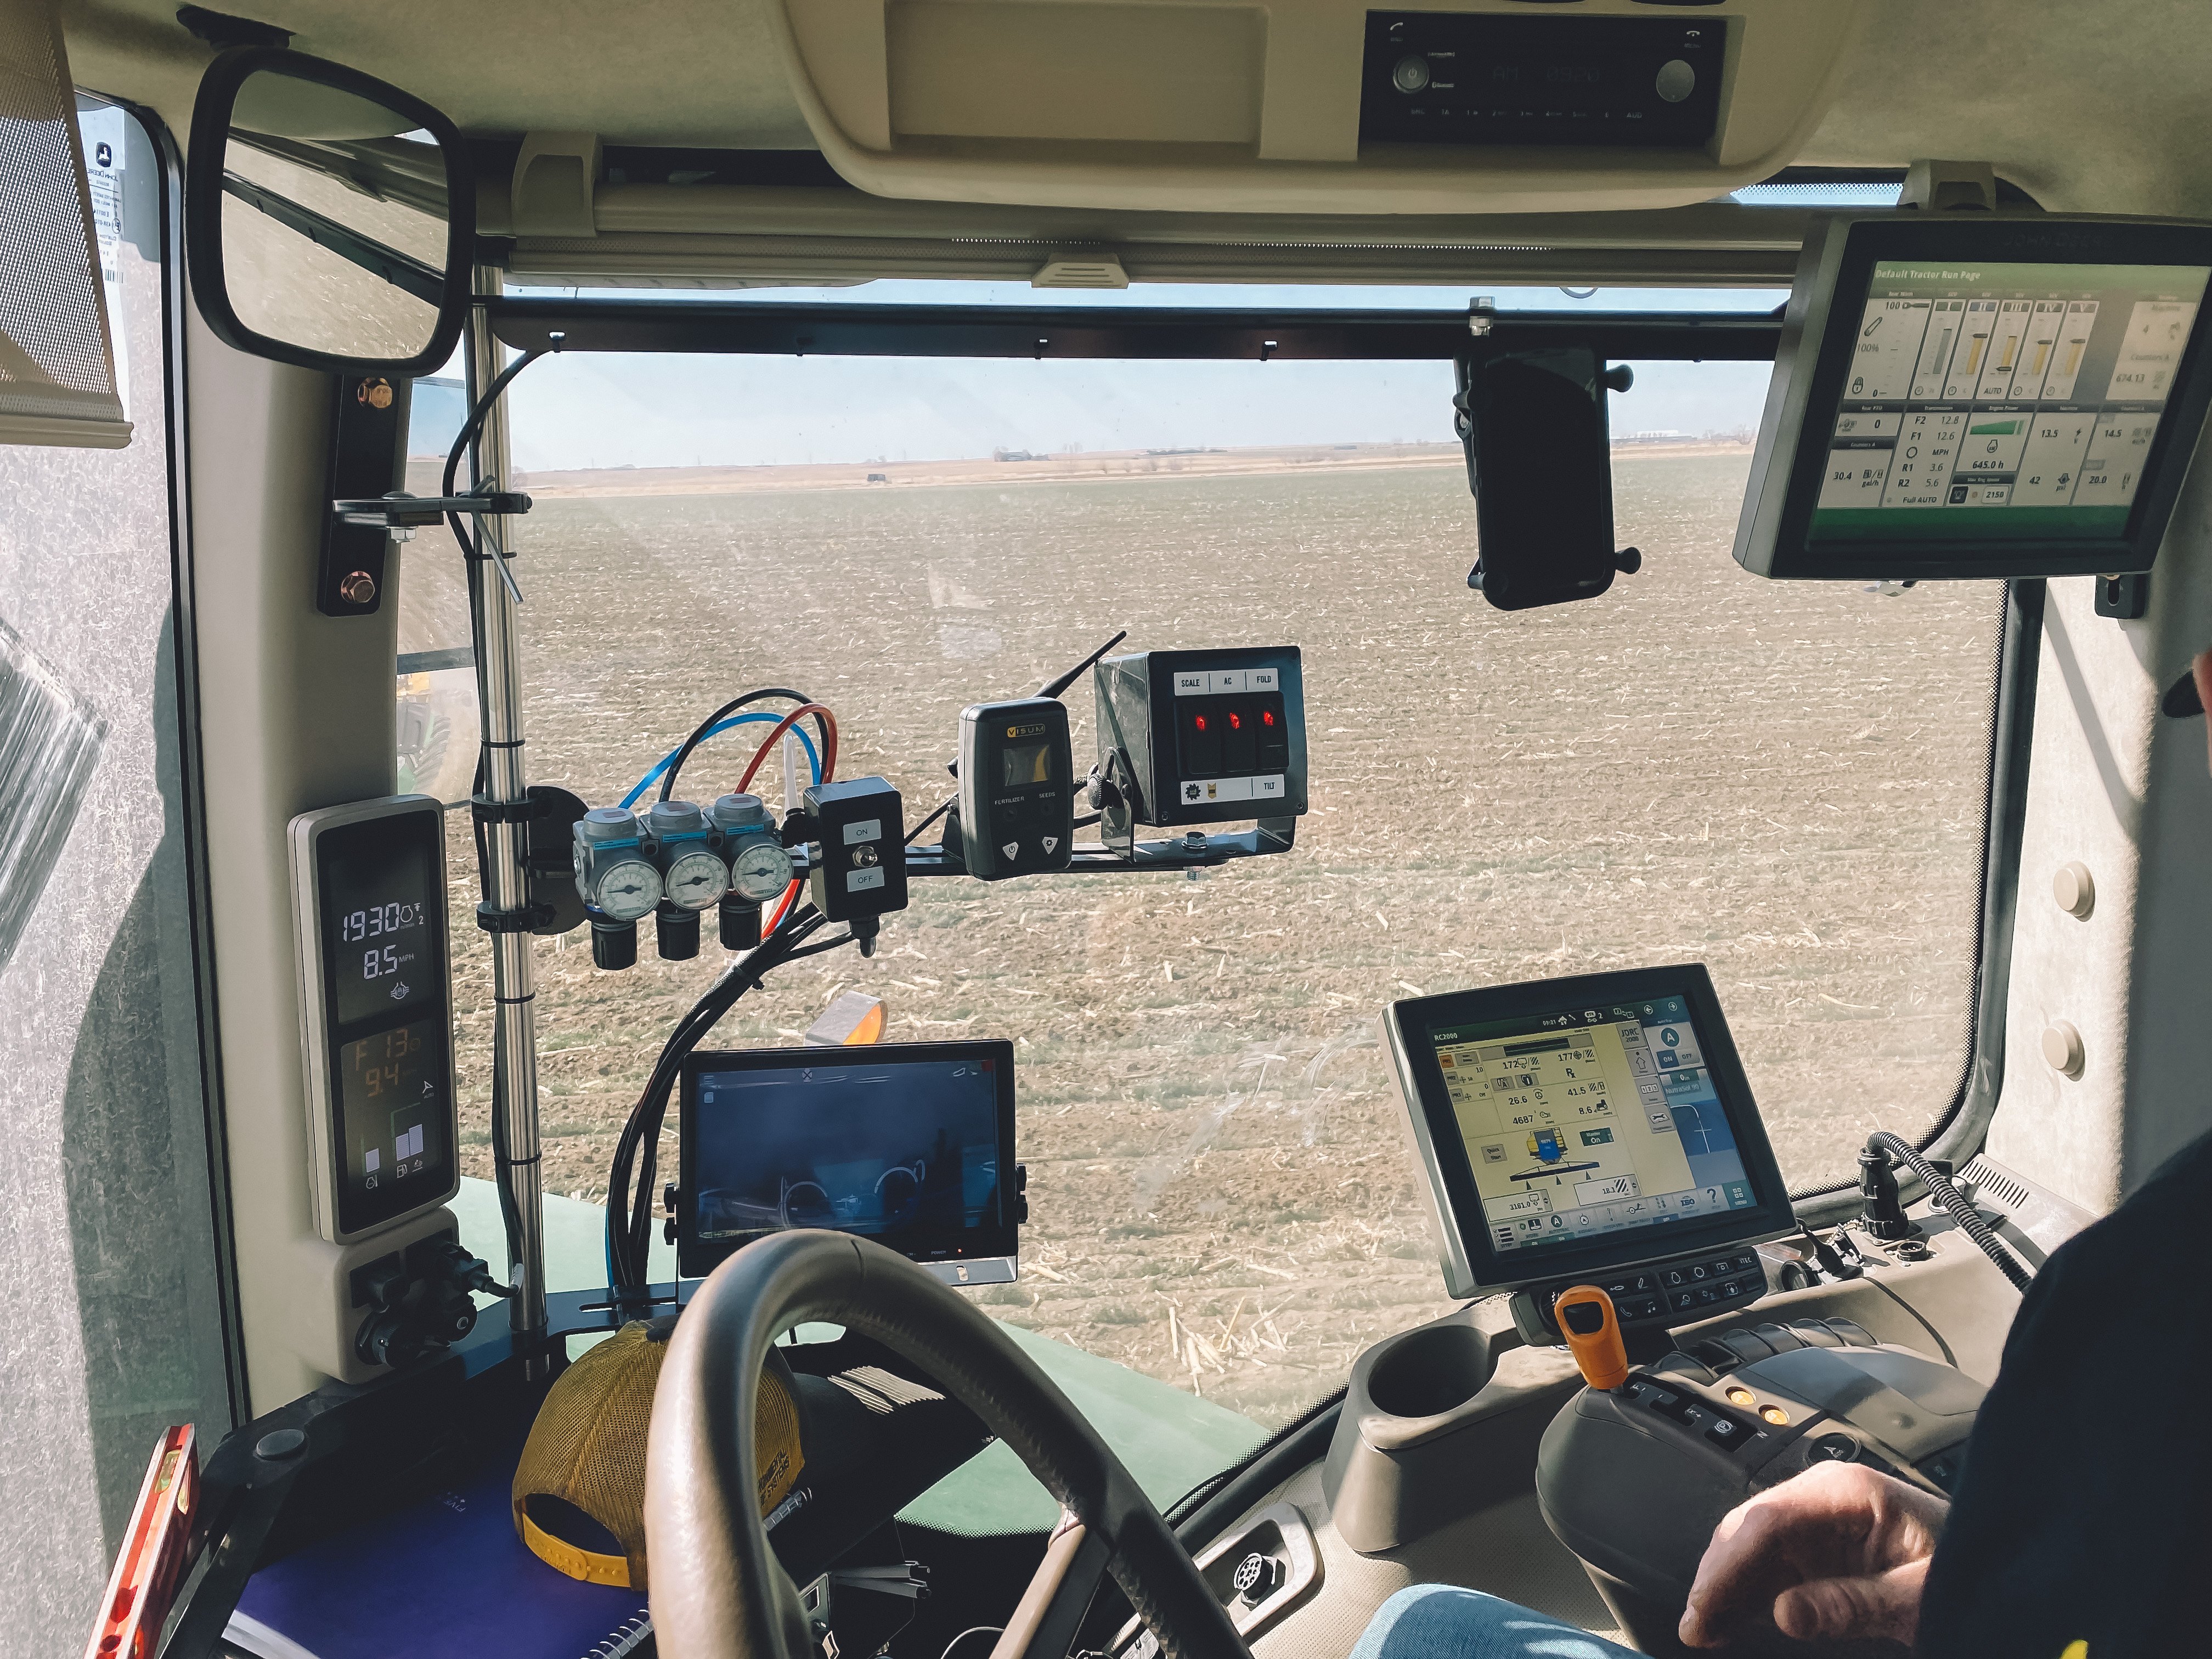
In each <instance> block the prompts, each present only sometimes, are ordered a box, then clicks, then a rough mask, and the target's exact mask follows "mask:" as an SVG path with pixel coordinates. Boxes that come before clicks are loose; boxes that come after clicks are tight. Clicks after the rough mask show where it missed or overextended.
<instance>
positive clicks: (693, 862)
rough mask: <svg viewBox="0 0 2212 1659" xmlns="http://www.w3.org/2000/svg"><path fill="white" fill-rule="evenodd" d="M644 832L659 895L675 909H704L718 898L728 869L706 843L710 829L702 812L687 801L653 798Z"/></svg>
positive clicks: (725, 882)
mask: <svg viewBox="0 0 2212 1659" xmlns="http://www.w3.org/2000/svg"><path fill="white" fill-rule="evenodd" d="M645 832H646V841H647V849H648V850H649V851H650V852H651V853H652V854H653V863H654V864H655V865H656V866H659V870H660V889H661V896H662V897H664V898H665V899H666V900H667V901H668V902H670V903H671V904H672V905H674V906H676V908H678V909H679V910H704V909H706V908H708V906H709V905H711V904H714V902H716V901H718V900H719V899H720V897H721V896H722V894H723V892H724V891H725V890H726V889H727V888H728V886H729V884H730V871H729V866H727V865H726V864H724V863H723V862H722V860H720V858H719V857H718V856H716V854H714V849H713V848H712V846H711V844H710V837H711V836H713V834H714V831H713V829H712V827H711V826H710V825H709V824H708V822H707V815H706V814H705V813H703V812H702V811H700V810H699V809H698V808H697V807H696V806H694V805H692V804H691V803H690V801H688V800H663V801H655V802H654V803H653V810H652V811H650V812H648V813H647V814H646V819H645Z"/></svg>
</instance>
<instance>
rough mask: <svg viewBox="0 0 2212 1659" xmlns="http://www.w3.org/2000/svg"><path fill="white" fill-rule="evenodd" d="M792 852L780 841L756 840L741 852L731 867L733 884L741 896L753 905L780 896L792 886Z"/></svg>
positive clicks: (731, 881)
mask: <svg viewBox="0 0 2212 1659" xmlns="http://www.w3.org/2000/svg"><path fill="white" fill-rule="evenodd" d="M791 867H792V866H791V854H789V853H787V852H786V851H785V850H784V849H783V848H782V847H781V845H780V844H779V843H777V842H772V841H756V842H753V843H752V844H751V845H750V846H749V847H746V848H744V849H743V850H742V851H740V852H739V853H738V856H737V859H736V860H735V861H734V862H732V864H731V866H730V885H731V887H732V889H733V890H735V891H736V892H737V895H738V897H740V898H742V899H744V900H746V901H747V902H750V903H753V904H766V903H767V902H769V900H770V899H774V898H779V897H781V896H782V894H783V890H784V889H785V888H787V887H788V886H790V885H791Z"/></svg>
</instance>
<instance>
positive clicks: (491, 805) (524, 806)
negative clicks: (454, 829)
mask: <svg viewBox="0 0 2212 1659" xmlns="http://www.w3.org/2000/svg"><path fill="white" fill-rule="evenodd" d="M550 810H551V804H550V802H548V801H547V800H545V799H544V798H543V797H542V796H541V795H540V794H539V793H538V792H537V791H535V790H533V791H532V792H531V795H530V798H529V799H526V800H487V799H485V798H484V797H483V796H482V795H471V796H470V797H469V816H470V817H472V818H474V819H475V820H476V821H477V823H531V822H532V821H533V820H535V819H538V818H542V817H544V816H545V815H546V813H547V812H548V811H550Z"/></svg>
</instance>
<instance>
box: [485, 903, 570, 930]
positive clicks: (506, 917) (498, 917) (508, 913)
mask: <svg viewBox="0 0 2212 1659" xmlns="http://www.w3.org/2000/svg"><path fill="white" fill-rule="evenodd" d="M553 917H554V912H553V907H552V906H551V905H550V904H526V905H525V906H523V907H522V908H521V909H520V910H501V909H495V908H493V905H492V903H491V901H490V900H489V899H487V900H485V901H484V902H483V903H482V904H479V905H477V927H481V928H482V929H483V931H484V932H485V933H536V932H538V930H539V929H540V928H542V927H545V926H546V925H547V924H549V923H550V922H551V921H553Z"/></svg>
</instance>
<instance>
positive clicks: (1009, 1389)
mask: <svg viewBox="0 0 2212 1659" xmlns="http://www.w3.org/2000/svg"><path fill="white" fill-rule="evenodd" d="M810 1321H818V1322H824V1323H829V1324H837V1325H843V1326H847V1327H848V1328H851V1329H854V1330H856V1331H859V1332H860V1333H862V1334H865V1335H867V1336H871V1337H873V1338H875V1339H876V1340H878V1341H880V1342H882V1343H884V1345H885V1346H888V1347H890V1349H891V1350H892V1351H893V1352H896V1353H898V1354H900V1355H901V1356H902V1357H903V1358H906V1359H908V1360H910V1361H912V1362H913V1363H914V1364H916V1365H919V1366H920V1367H921V1369H922V1370H924V1371H925V1372H926V1373H927V1375H928V1376H930V1377H931V1378H932V1379H933V1381H934V1382H935V1383H936V1384H937V1386H938V1387H939V1388H940V1389H943V1390H944V1391H945V1393H946V1394H948V1395H951V1397H952V1398H954V1399H956V1400H957V1401H960V1403H961V1404H963V1405H964V1406H966V1407H968V1408H969V1410H970V1411H972V1412H974V1413H975V1414H976V1415H977V1416H978V1417H980V1418H981V1419H983V1422H984V1424H985V1425H986V1426H987V1427H988V1428H989V1429H990V1431H992V1433H994V1434H995V1435H997V1436H998V1437H1000V1439H1002V1440H1004V1441H1005V1442H1006V1443H1007V1445H1009V1446H1010V1447H1012V1449H1013V1450H1014V1452H1015V1453H1016V1454H1017V1455H1018V1456H1019V1457H1020V1458H1021V1460H1022V1462H1024V1464H1025V1465H1026V1466H1027V1467H1028V1468H1029V1469H1030V1473H1031V1474H1034V1475H1036V1478H1037V1479H1038V1480H1040V1481H1041V1482H1042V1483H1043V1485H1044V1486H1045V1488H1046V1489H1047V1490H1048V1491H1049V1492H1051V1493H1052V1495H1053V1496H1054V1498H1058V1499H1059V1500H1060V1504H1061V1506H1062V1507H1063V1508H1065V1509H1066V1510H1068V1511H1069V1512H1070V1513H1071V1514H1072V1515H1073V1516H1075V1517H1076V1519H1077V1520H1079V1522H1082V1524H1083V1525H1084V1527H1085V1528H1086V1529H1087V1530H1088V1532H1089V1533H1090V1534H1092V1535H1093V1536H1096V1537H1097V1538H1099V1539H1101V1540H1103V1542H1104V1543H1105V1546H1106V1547H1107V1548H1108V1550H1109V1552H1110V1559H1109V1571H1111V1572H1112V1574H1113V1576H1114V1577H1115V1581H1116V1582H1117V1583H1120V1585H1121V1588H1122V1589H1123V1591H1124V1592H1125V1593H1126V1594H1127V1595H1128V1597H1129V1601H1130V1605H1131V1606H1132V1607H1134V1608H1135V1609H1136V1612H1137V1613H1138V1616H1139V1617H1140V1618H1141V1619H1143V1620H1144V1621H1145V1623H1146V1625H1147V1626H1149V1627H1150V1628H1151V1629H1152V1632H1153V1634H1154V1635H1155V1636H1156V1637H1157V1638H1158V1640H1159V1644H1160V1646H1161V1649H1162V1650H1164V1652H1165V1653H1166V1654H1167V1656H1168V1659H1249V1654H1248V1652H1247V1650H1246V1649H1245V1647H1244V1644H1243V1640H1242V1638H1239V1637H1238V1636H1237V1631H1236V1627H1235V1626H1233V1625H1231V1623H1230V1620H1229V1615H1228V1613H1226V1612H1225V1610H1224V1609H1223V1607H1222V1606H1221V1603H1220V1602H1219V1601H1217V1600H1216V1599H1215V1598H1214V1595H1213V1594H1212V1591H1211V1590H1209V1589H1207V1588H1206V1583H1205V1580H1204V1579H1203V1578H1201V1577H1200V1575H1199V1571H1198V1569H1197V1567H1196V1566H1195V1565H1193V1563H1192V1561H1191V1559H1190V1555H1189V1553H1188V1552H1187V1551H1186V1550H1185V1549H1184V1548H1183V1547H1182V1544H1181V1543H1180V1542H1179V1541H1177V1540H1176V1535H1175V1534H1174V1532H1173V1531H1172V1530H1171V1529H1170V1528H1169V1526H1168V1524H1167V1522H1165V1521H1164V1520H1163V1519H1162V1518H1161V1516H1160V1513H1159V1511H1158V1510H1157V1509H1155V1508H1154V1507H1153V1505H1152V1500H1151V1499H1150V1498H1147V1497H1146V1495H1145V1493H1144V1491H1143V1489H1142V1488H1141V1487H1139V1486H1138V1485H1137V1483H1136V1481H1135V1480H1133V1478H1132V1477H1131V1476H1130V1474H1129V1472H1128V1471H1127V1469H1125V1468H1122V1466H1121V1459H1119V1458H1118V1457H1116V1456H1115V1455H1114V1453H1113V1451H1112V1450H1111V1449H1109V1447H1108V1446H1107V1444H1106V1443H1105V1442H1104V1441H1103V1440H1102V1439H1100V1438H1099V1437H1098V1432H1097V1430H1095V1429H1093V1428H1092V1427H1091V1425H1090V1423H1089V1422H1088V1421H1086V1420H1085V1418H1084V1416H1083V1414H1082V1413H1080V1412H1079V1411H1078V1410H1077V1409H1076V1408H1075V1407H1074V1406H1073V1404H1072V1403H1071V1402H1070V1401H1069V1400H1068V1398H1067V1396H1066V1395H1064V1394H1062V1393H1061V1392H1060V1389H1059V1388H1058V1387H1057V1386H1056V1385H1055V1384H1054V1383H1053V1381H1052V1379H1051V1378H1049V1377H1048V1376H1046V1375H1045V1374H1044V1372H1043V1371H1042V1370H1040V1369H1039V1368H1038V1367H1037V1364H1036V1361H1034V1360H1032V1359H1031V1358H1030V1357H1029V1356H1028V1355H1027V1354H1025V1353H1024V1352H1022V1351H1021V1350H1020V1349H1019V1348H1018V1347H1017V1346H1015V1345H1014V1343H1013V1340H1012V1339H1011V1338H1010V1337H1008V1336H1007V1335H1006V1333H1005V1332H1004V1331H1002V1330H1001V1329H1000V1328H999V1326H998V1325H997V1323H996V1322H994V1321H993V1320H991V1319H989V1318H987V1316H984V1315H983V1314H981V1313H980V1312H978V1311H977V1310H975V1308H973V1307H971V1306H970V1305H969V1304H968V1303H967V1302H966V1301H965V1300H964V1299H963V1298H962V1297H960V1296H959V1295H958V1294H957V1293H956V1292H955V1291H952V1290H951V1289H949V1288H948V1287H947V1286H945V1285H942V1284H940V1283H939V1282H938V1280H937V1279H934V1278H933V1277H932V1276H931V1275H929V1274H928V1273H925V1272H923V1271H922V1270H921V1268H920V1267H915V1265H914V1264H913V1263H912V1262H910V1261H907V1260H906V1259H905V1258H904V1257H903V1256H901V1255H895V1254H893V1253H892V1252H891V1251H890V1250H887V1249H884V1248H883V1247H882V1246H881V1245H879V1244H876V1243H871V1242H870V1241H868V1240H866V1239H863V1238H857V1237H854V1236H853V1235H851V1234H849V1233H838V1232H829V1231H792V1232H784V1233H778V1234H776V1235H775V1236H774V1237H769V1238H764V1239H762V1240H759V1241H758V1242H757V1243H752V1244H750V1245H747V1246H746V1247H745V1248H744V1249H742V1250H740V1251H738V1253H737V1254H736V1255H732V1257H730V1258H729V1260H727V1261H725V1262H723V1263H722V1265H721V1266H720V1267H718V1268H716V1269H715V1270H714V1274H713V1276H712V1277H710V1278H709V1279H708V1280H707V1282H706V1283H705V1284H704V1285H702V1286H701V1287H700V1288H699V1291H698V1292H697V1294H696V1295H695V1296H694V1297H692V1299H691V1302H690V1305H689V1306H688V1307H687V1308H686V1309H685V1310H684V1316H683V1318H682V1319H680V1320H679V1321H678V1323H677V1327H676V1333H675V1334H674V1336H673V1337H672V1338H671V1340H670V1342H669V1346H668V1356H667V1358H666V1360H665V1363H664V1364H663V1366H662V1370H661V1375H660V1381H659V1386H658V1389H657V1390H656V1392H655V1395H654V1400H653V1425H652V1430H651V1433H650V1436H649V1437H648V1440H647V1455H646V1480H645V1530H646V1553H647V1559H650V1560H651V1561H652V1562H653V1564H654V1565H653V1575H652V1579H651V1584H650V1589H649V1596H650V1600H651V1602H652V1607H653V1630H654V1637H655V1640H656V1642H657V1643H658V1644H659V1650H660V1651H661V1652H662V1653H663V1654H664V1655H665V1656H667V1659H808V1656H809V1655H810V1654H811V1650H812V1644H811V1638H809V1636H808V1633H807V1628H806V1620H805V1613H803V1612H802V1611H801V1609H800V1607H799V1598H798V1592H797V1589H796V1587H795V1586H793V1584H792V1583H791V1580H790V1578H789V1577H788V1576H787V1575H786V1574H785V1573H784V1571H783V1570H782V1568H781V1565H779V1564H778V1563H777V1561H776V1559H775V1554H774V1552H773V1551H772V1550H771V1549H770V1548H769V1541H768V1533H767V1530H766V1528H764V1527H763V1525H762V1524H761V1516H760V1509H759V1504H758V1501H757V1497H756V1492H757V1486H756V1474H755V1471H756V1468H757V1459H756V1448H755V1444H754V1435H753V1413H754V1408H755V1396H756V1395H757V1391H758V1388H759V1379H760V1372H761V1365H762V1363H763V1360H764V1359H765V1358H767V1355H768V1351H769V1346H770V1345H771V1344H773V1343H774V1342H775V1339H776V1338H777V1337H778V1336H779V1335H781V1334H782V1333H783V1332H785V1331H787V1330H788V1329H790V1328H792V1327H793V1325H796V1324H799V1323H803V1322H810Z"/></svg>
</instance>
